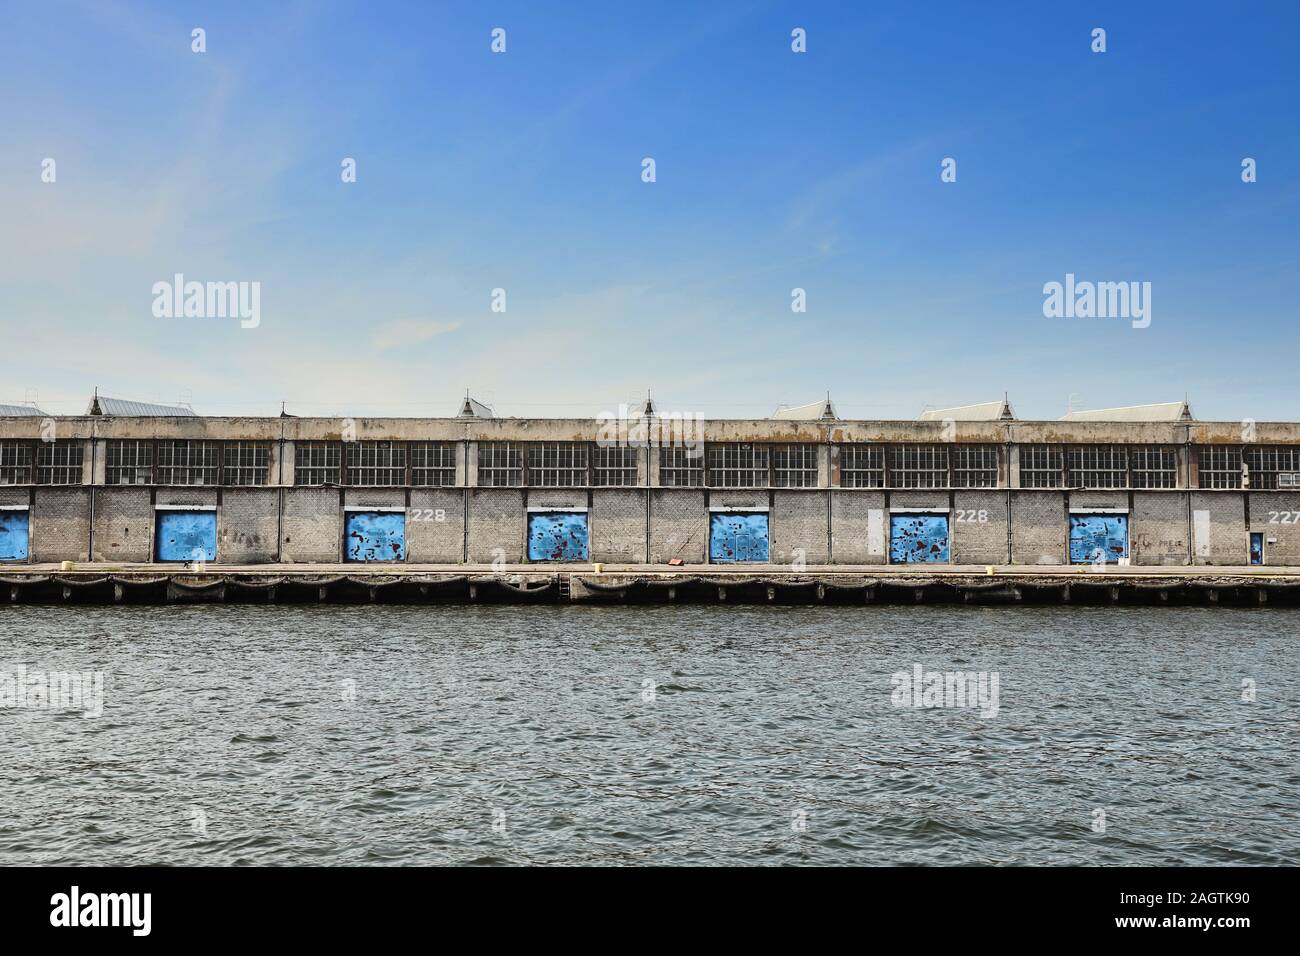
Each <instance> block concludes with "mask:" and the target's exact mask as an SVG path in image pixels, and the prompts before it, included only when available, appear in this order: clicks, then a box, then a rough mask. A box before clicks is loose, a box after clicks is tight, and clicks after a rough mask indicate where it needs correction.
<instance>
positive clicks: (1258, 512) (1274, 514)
mask: <svg viewBox="0 0 1300 956" xmlns="http://www.w3.org/2000/svg"><path fill="white" fill-rule="evenodd" d="M1250 530H1251V531H1260V532H1263V534H1264V563H1265V564H1292V565H1294V564H1300V492H1295V491H1260V492H1255V493H1254V494H1252V495H1251V496H1250ZM1242 537H1243V538H1244V537H1245V535H1243V536H1242ZM1270 538H1276V539H1277V540H1276V541H1270V540H1269V539H1270Z"/></svg>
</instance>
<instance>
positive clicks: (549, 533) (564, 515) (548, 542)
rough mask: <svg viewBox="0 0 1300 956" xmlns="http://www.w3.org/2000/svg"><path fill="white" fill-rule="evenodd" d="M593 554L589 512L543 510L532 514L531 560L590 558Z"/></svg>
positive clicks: (581, 559) (529, 536)
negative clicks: (588, 525) (588, 535)
mask: <svg viewBox="0 0 1300 956" xmlns="http://www.w3.org/2000/svg"><path fill="white" fill-rule="evenodd" d="M590 557H591V547H590V545H589V543H588V537H587V515H586V514H585V513H583V512H581V511H539V512H533V513H532V514H530V515H529V516H528V560H529V561H587V560H590Z"/></svg>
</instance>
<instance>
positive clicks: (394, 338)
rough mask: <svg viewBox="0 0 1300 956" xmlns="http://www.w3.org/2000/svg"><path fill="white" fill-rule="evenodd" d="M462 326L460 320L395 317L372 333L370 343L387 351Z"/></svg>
mask: <svg viewBox="0 0 1300 956" xmlns="http://www.w3.org/2000/svg"><path fill="white" fill-rule="evenodd" d="M460 326H461V323H460V322H438V321H435V320H433V319H394V320H393V321H391V322H385V323H384V324H383V325H380V326H378V327H376V329H375V330H374V331H373V332H372V333H370V345H371V347H372V348H373V349H374V350H375V351H376V352H387V351H389V350H390V349H395V348H402V347H405V346H409V345H416V344H418V343H420V342H427V341H429V339H432V338H436V337H437V336H439V335H446V334H447V333H448V332H455V331H456V330H457V329H458V328H460Z"/></svg>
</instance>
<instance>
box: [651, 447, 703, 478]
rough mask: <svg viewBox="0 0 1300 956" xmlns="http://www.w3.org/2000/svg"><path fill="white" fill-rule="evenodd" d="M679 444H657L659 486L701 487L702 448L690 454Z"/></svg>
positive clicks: (687, 449)
mask: <svg viewBox="0 0 1300 956" xmlns="http://www.w3.org/2000/svg"><path fill="white" fill-rule="evenodd" d="M690 452H691V449H689V448H685V447H683V446H681V445H660V446H659V487H661V488H703V487H705V484H704V473H705V470H706V469H705V457H704V452H703V449H701V451H700V453H699V454H696V455H692V454H691V453H690Z"/></svg>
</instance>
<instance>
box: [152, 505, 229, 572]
mask: <svg viewBox="0 0 1300 956" xmlns="http://www.w3.org/2000/svg"><path fill="white" fill-rule="evenodd" d="M155 540H156V541H157V547H156V548H155V549H154V550H155V551H156V552H157V555H158V560H159V561H215V560H217V513H216V512H215V511H160V512H158V528H157V536H156V538H155Z"/></svg>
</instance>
